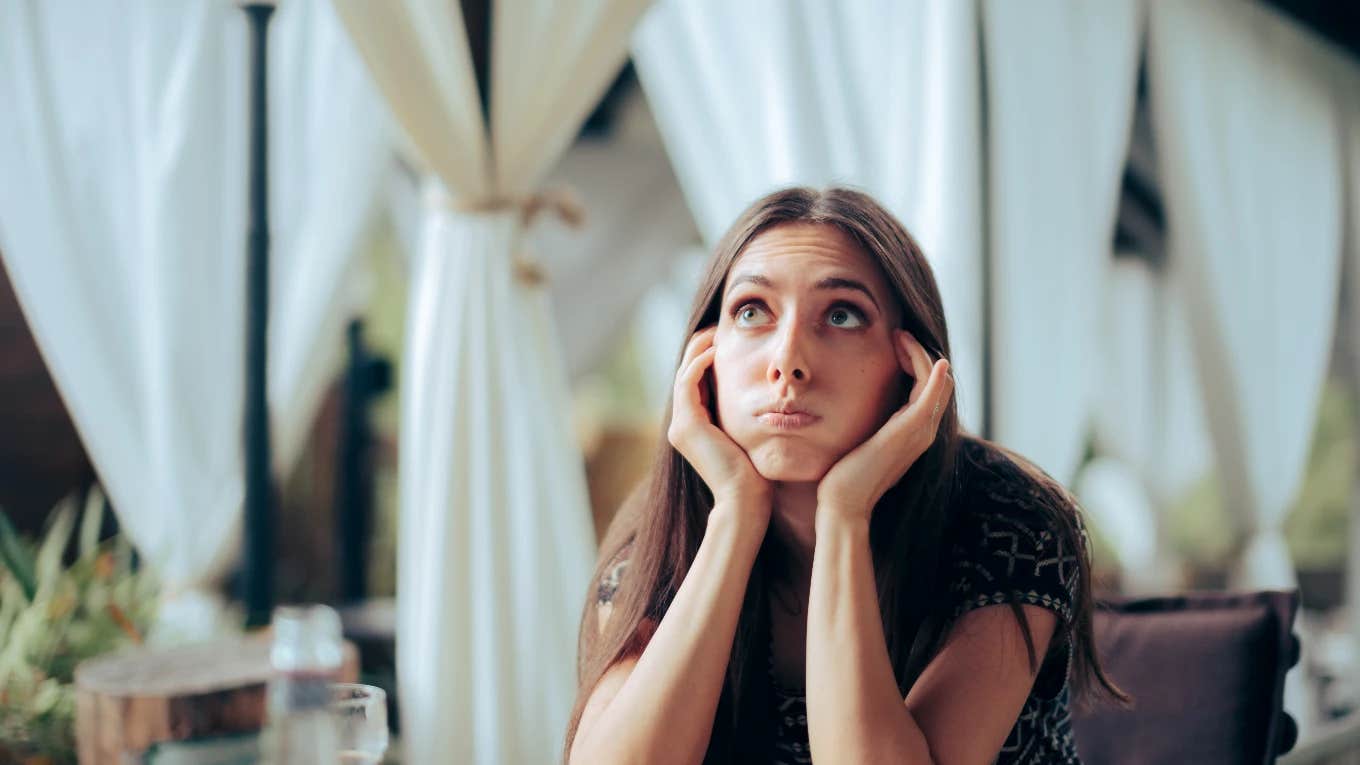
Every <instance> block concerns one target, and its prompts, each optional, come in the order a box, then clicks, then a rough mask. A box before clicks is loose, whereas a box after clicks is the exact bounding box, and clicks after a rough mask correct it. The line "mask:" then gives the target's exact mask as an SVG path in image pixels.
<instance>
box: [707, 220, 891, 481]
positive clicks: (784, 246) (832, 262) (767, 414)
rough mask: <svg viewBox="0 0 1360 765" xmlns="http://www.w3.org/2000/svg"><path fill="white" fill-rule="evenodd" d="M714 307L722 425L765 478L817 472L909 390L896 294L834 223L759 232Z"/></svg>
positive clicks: (812, 476)
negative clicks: (717, 309)
mask: <svg viewBox="0 0 1360 765" xmlns="http://www.w3.org/2000/svg"><path fill="white" fill-rule="evenodd" d="M721 306H722V307H721V314H720V318H719V320H718V330H717V335H716V336H715V338H714V344H715V345H716V346H717V352H716V356H715V358H714V361H713V374H714V390H715V392H716V394H717V414H718V426H719V427H720V428H722V429H723V430H724V431H725V432H726V433H727V434H728V435H729V436H730V437H731V438H732V439H733V440H734V441H736V443H737V444H738V445H739V446H741V448H742V449H744V450H745V451H746V453H747V454H749V455H750V457H751V462H752V463H753V464H754V465H755V468H756V470H757V471H758V472H759V473H760V474H761V475H762V476H764V477H765V478H766V479H767V480H770V481H818V480H821V478H822V476H823V475H825V474H826V471H827V470H828V469H830V467H831V466H832V465H833V464H835V462H836V460H837V459H839V458H840V457H841V456H842V455H844V454H845V453H846V452H848V451H850V450H851V449H853V448H855V447H856V446H858V445H859V444H860V443H863V442H864V441H865V440H866V439H867V438H869V436H871V435H873V434H874V432H876V431H877V430H878V428H879V427H880V426H881V425H882V424H883V422H884V421H885V420H886V419H887V418H888V416H889V415H890V414H892V412H893V411H894V410H895V409H896V408H897V407H898V406H900V405H901V403H902V402H904V401H905V400H906V392H907V390H908V387H907V386H908V383H909V378H908V377H907V376H906V374H905V373H904V372H903V371H902V367H901V365H900V364H899V362H898V357H897V353H896V351H895V350H894V342H893V332H894V331H895V330H896V329H897V328H898V327H899V326H900V314H899V310H900V309H899V308H898V306H897V301H896V299H895V297H894V295H893V292H892V291H891V290H890V289H889V288H888V285H887V281H886V279H885V278H884V276H883V274H882V273H881V272H880V270H879V268H878V266H877V264H875V263H874V261H872V260H870V258H869V256H868V255H866V254H865V253H864V252H863V250H861V248H860V247H859V246H858V244H857V243H856V242H855V241H854V240H853V239H852V238H850V237H849V236H848V235H847V234H845V233H844V232H843V231H841V230H840V229H839V228H836V227H834V226H827V225H817V224H809V223H786V224H782V225H778V226H775V227H772V228H769V229H766V230H765V231H762V232H761V233H760V234H759V235H757V236H756V238H755V239H753V240H751V242H750V243H748V244H747V246H746V249H745V250H744V251H743V252H742V254H741V255H740V256H738V257H737V260H736V261H735V262H734V263H733V264H732V269H731V270H730V271H729V272H728V275H727V279H726V282H725V284H724V292H723V295H722V304H721ZM781 410H784V411H795V412H801V414H797V413H795V414H779V413H778V412H780V411H781Z"/></svg>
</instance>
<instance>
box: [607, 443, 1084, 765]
mask: <svg viewBox="0 0 1360 765" xmlns="http://www.w3.org/2000/svg"><path fill="white" fill-rule="evenodd" d="M959 469H960V471H961V472H960V475H961V477H963V480H962V481H961V484H960V489H959V491H960V492H961V495H960V497H959V500H961V501H959V502H958V503H957V504H956V505H955V506H956V507H959V508H962V510H961V511H960V513H959V515H958V517H956V518H955V519H954V520H953V522H952V523H951V526H950V528H949V530H948V532H947V535H946V536H947V541H946V544H947V545H948V549H949V553H948V560H946V561H945V562H944V564H943V565H945V566H946V567H947V569H946V570H947V571H948V572H949V577H948V580H949V591H950V593H951V595H952V597H951V598H950V602H951V603H952V604H953V606H952V608H953V615H954V616H955V617H958V616H961V615H962V614H964V613H966V612H968V611H971V610H973V609H975V608H981V607H983V606H991V605H1001V604H1008V603H1019V604H1029V605H1035V606H1042V607H1044V608H1048V609H1050V610H1052V611H1053V612H1054V613H1055V614H1057V615H1058V618H1059V619H1060V621H1061V623H1060V625H1059V626H1060V629H1059V631H1058V633H1056V634H1055V635H1054V637H1053V639H1052V640H1051V641H1050V644H1049V648H1048V653H1047V655H1046V656H1044V657H1041V658H1042V661H1041V664H1040V669H1039V674H1038V676H1037V677H1036V679H1035V682H1034V686H1033V688H1032V689H1031V690H1030V695H1029V698H1027V699H1026V700H1025V705H1024V707H1023V708H1022V709H1021V712H1020V716H1019V718H1018V719H1017V720H1016V722H1015V726H1014V727H1013V728H1012V729H1011V732H1010V735H1009V736H1008V737H1007V738H1006V742H1005V743H1004V744H1003V745H1002V747H1001V751H1000V752H999V753H998V755H997V759H996V763H999V765H1031V764H1038V763H1044V764H1045V765H1047V764H1048V763H1064V764H1079V763H1080V760H1079V758H1078V756H1077V751H1076V746H1075V744H1074V742H1073V738H1072V725H1071V716H1070V711H1069V700H1070V693H1069V686H1068V673H1069V670H1070V666H1071V651H1070V647H1069V645H1068V642H1067V638H1066V634H1065V632H1064V631H1063V630H1062V629H1061V627H1062V625H1065V624H1070V622H1071V620H1072V604H1073V602H1074V598H1075V595H1076V592H1077V585H1078V571H1079V569H1078V558H1077V551H1075V550H1069V549H1065V546H1064V545H1063V544H1062V543H1061V540H1060V538H1059V537H1058V536H1057V535H1056V534H1055V530H1054V529H1052V528H1049V526H1048V522H1047V521H1046V520H1045V518H1046V517H1047V516H1046V515H1044V514H1043V513H1042V512H1041V509H1040V508H1041V507H1042V506H1043V505H1050V506H1051V504H1052V503H1053V501H1054V499H1053V496H1052V494H1051V493H1049V492H1045V491H1043V490H1042V489H1041V488H1040V486H1039V485H1038V484H1037V482H1035V480H1034V479H1032V478H1030V477H1029V476H1027V475H1025V474H1024V473H1023V471H1021V470H1020V468H1019V467H1018V466H1017V465H1015V463H1014V462H1012V461H1010V460H1009V459H1007V458H1005V457H1003V456H1001V455H999V454H993V453H991V452H990V450H985V449H983V448H981V447H980V446H979V445H978V444H977V443H976V442H975V441H972V440H971V439H965V441H964V443H963V446H962V453H961V454H960V468H959ZM1069 507H1070V509H1071V510H1073V511H1075V507H1076V506H1075V503H1073V504H1071V505H1070V506H1069ZM1073 517H1074V519H1075V520H1076V524H1077V528H1078V529H1079V531H1080V533H1081V537H1082V542H1083V544H1085V543H1086V536H1085V530H1084V528H1082V526H1081V520H1080V514H1079V513H1077V512H1073ZM626 552H627V548H625V550H624V553H623V554H622V555H621V556H620V558H618V559H616V561H617V562H616V563H615V564H614V565H613V566H611V567H610V568H609V569H608V570H607V571H606V574H605V577H604V578H603V579H602V580H601V582H600V584H599V590H598V599H599V603H600V605H601V606H602V607H605V608H608V606H609V604H610V601H611V600H612V598H613V594H614V590H615V589H617V587H618V585H619V582H620V579H621V577H622V575H623V572H624V570H625V569H626V567H627V558H626ZM770 669H771V681H772V686H773V690H774V699H773V703H774V707H775V708H774V710H773V711H774V713H775V714H774V717H775V723H776V739H775V759H774V763H775V765H785V764H788V765H795V764H798V765H802V764H804V763H810V762H812V758H811V753H810V751H809V749H808V731H807V703H806V697H805V696H804V695H803V691H802V689H797V688H781V687H780V686H779V685H778V683H774V682H773V680H774V675H773V660H772V659H771V667H770Z"/></svg>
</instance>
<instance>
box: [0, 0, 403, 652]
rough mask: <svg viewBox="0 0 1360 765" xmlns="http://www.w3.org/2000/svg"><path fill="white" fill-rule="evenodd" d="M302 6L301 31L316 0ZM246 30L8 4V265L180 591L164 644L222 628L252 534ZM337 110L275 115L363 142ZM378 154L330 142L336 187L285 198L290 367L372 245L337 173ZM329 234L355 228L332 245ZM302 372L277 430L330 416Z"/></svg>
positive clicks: (130, 516)
mask: <svg viewBox="0 0 1360 765" xmlns="http://www.w3.org/2000/svg"><path fill="white" fill-rule="evenodd" d="M295 5H297V6H299V7H298V8H297V9H296V10H295V11H293V13H294V14H295V17H296V18H297V19H298V21H299V22H301V21H303V19H304V18H305V17H307V16H308V14H307V12H306V11H305V10H304V8H305V7H306V6H309V5H312V3H309V2H299V3H296V4H295ZM289 23H290V22H282V21H281V27H282V29H280V30H279V31H280V32H282V34H281V37H284V38H286V39H289V40H291V41H292V42H293V43H295V44H297V45H299V46H304V45H305V43H306V41H308V40H314V39H316V38H314V37H313V34H314V33H315V34H320V32H319V31H317V30H314V29H313V28H312V26H310V25H309V26H307V27H306V28H305V29H304V28H296V27H295V28H294V29H293V30H292V31H289V30H288V27H289ZM332 26H333V24H332ZM317 29H318V30H319V29H320V27H318V28H317ZM245 33H246V24H245V20H244V17H243V16H242V14H241V11H240V10H239V9H238V8H236V7H234V6H232V5H230V4H225V3H220V2H213V1H211V0H199V1H197V2H183V3H171V4H165V3H130V4H118V5H105V4H99V5H94V6H91V5H88V4H86V3H79V2H45V3H35V2H16V3H5V4H3V6H0V102H3V103H5V104H6V114H5V116H4V117H3V118H0V167H3V168H4V178H5V181H4V183H3V184H0V248H3V251H4V256H5V266H6V268H7V269H8V270H9V273H10V277H11V279H12V281H13V283H14V286H15V291H16V293H17V294H18V297H19V301H20V304H21V305H22V306H23V310H24V314H25V316H26V318H27V320H28V323H29V326H30V327H31V328H32V330H33V333H34V336H35V338H36V339H37V342H38V346H39V348H40V349H41V351H42V353H43V356H44V359H45V360H46V362H47V365H48V368H49V369H50V371H51V373H52V376H53V379H54V380H55V382H56V385H57V388H58V390H59V391H60V392H61V394H62V397H63V399H64V401H65V403H66V406H67V408H68V409H69V410H70V412H71V416H72V419H73V421H74V422H75V425H76V428H77V430H78V431H79V432H80V435H81V439H82V441H83V443H84V445H85V448H86V450H87V451H88V452H89V454H90V457H91V460H92V461H93V463H94V465H95V467H96V469H97V470H98V472H99V475H100V479H101V481H102V482H103V484H104V487H105V490H106V491H107V493H108V496H109V497H110V498H111V501H112V503H113V505H114V508H115V509H116V511H117V513H118V517H119V520H120V522H121V524H122V526H123V528H124V530H125V531H126V533H127V534H128V535H129V536H130V538H131V539H132V540H133V542H134V543H135V545H136V546H137V548H138V549H139V551H140V552H141V554H142V555H143V556H144V557H145V559H146V560H147V561H149V562H150V563H151V565H152V566H153V567H154V568H155V569H156V571H157V573H158V574H159V576H160V577H162V579H163V580H164V583H165V587H166V591H167V593H168V597H167V599H166V603H165V605H164V606H163V609H162V614H161V627H162V630H161V634H175V633H177V634H179V635H181V636H184V635H189V636H192V635H195V634H200V633H201V632H203V631H204V630H210V629H212V627H213V624H212V620H213V618H214V616H215V614H216V606H215V601H214V600H213V599H212V598H211V596H209V595H208V593H207V590H206V585H208V583H209V582H210V580H211V578H212V577H213V576H214V574H215V572H217V571H219V570H220V569H221V567H222V566H223V565H224V564H225V563H226V562H227V561H228V560H229V559H230V557H231V556H232V555H233V554H234V552H235V544H234V540H235V538H236V537H235V532H236V530H237V529H238V528H239V521H240V517H241V503H242V498H243V485H242V454H241V452H242V442H241V436H240V433H241V413H242V390H243V385H242V380H243V377H244V361H245V360H244V352H243V351H244V337H243V329H244V310H245V306H244V300H245V292H244V275H245V259H244V252H245V230H244V227H245V194H246V189H245V171H246V167H245V164H246V152H245V135H246V113H245V104H246V101H245V90H244V87H245V80H246V70H245V66H246V56H245V46H246V42H247V38H246V34H245ZM287 47H288V48H291V47H292V46H291V45H290V46H287ZM73 52H78V53H73ZM280 53H281V54H282V53H284V51H280ZM350 55H351V57H352V55H353V54H352V52H351V53H350ZM281 58H282V59H283V61H284V62H285V64H284V67H280V68H279V69H276V71H277V72H278V74H279V76H280V77H285V78H289V77H291V78H292V79H293V82H294V84H295V85H296V88H297V89H298V90H303V91H306V92H311V91H314V90H317V89H318V87H319V84H320V83H321V82H323V81H325V82H329V76H330V75H331V73H332V72H333V71H336V70H337V69H343V62H342V61H341V60H340V59H341V58H342V56H341V55H340V53H338V52H334V55H331V54H330V53H327V54H326V55H320V54H318V55H317V57H315V58H312V57H311V56H310V55H309V53H308V51H307V50H306V49H305V48H304V49H303V50H302V51H298V50H295V49H293V50H289V51H288V53H287V55H282V56H281ZM285 67H286V68H285ZM292 67H296V68H297V69H296V70H295V69H292ZM351 68H352V66H351ZM297 70H301V71H297ZM323 77H324V78H327V79H325V80H323V79H322V78H323ZM328 98H332V99H334V101H333V102H330V103H325V104H322V103H321V101H320V99H317V98H308V99H305V100H304V99H301V98H297V99H290V100H289V101H286V102H282V103H280V102H279V101H278V100H276V101H275V103H274V108H275V110H276V112H278V113H281V115H287V116H286V117H285V119H284V124H287V123H288V122H290V121H291V122H292V123H299V122H304V121H305V120H306V119H307V118H308V116H311V117H317V116H324V113H322V114H317V113H316V112H315V111H313V110H314V109H316V108H325V109H329V110H332V111H333V113H337V114H338V113H343V114H346V115H347V116H349V117H351V118H352V119H354V120H355V121H356V122H358V123H359V124H364V122H365V121H367V120H368V119H369V116H368V110H369V109H370V108H371V107H375V106H376V104H370V105H368V106H366V105H365V104H364V103H362V101H361V100H360V99H359V97H358V94H357V93H355V92H354V91H353V90H352V89H348V88H343V89H341V90H340V91H339V92H338V95H336V94H335V93H332V94H328ZM279 124H280V123H279V122H275V123H274V125H275V126H278V125H279ZM366 137H367V134H366V133H364V132H363V131H357V132H355V133H353V134H348V135H345V136H335V137H334V138H333V139H331V140H328V141H326V142H324V143H323V144H322V145H320V146H313V147H312V154H311V156H310V157H309V159H310V160H311V161H310V162H307V163H306V164H299V165H297V167H305V168H306V169H307V172H309V173H314V174H316V177H313V178H309V179H308V185H307V186H304V187H301V188H288V187H287V185H286V184H285V185H284V187H283V188H278V187H276V188H278V191H279V192H280V193H279V195H278V201H279V202H281V203H283V204H282V206H281V207H280V208H276V209H279V210H280V212H285V211H286V212H287V213H288V215H289V216H290V220H289V221H288V222H286V223H284V224H283V225H282V226H280V227H279V230H280V233H281V234H282V236H281V243H280V246H279V247H278V248H277V249H276V252H275V254H274V262H275V270H274V273H275V277H274V280H275V283H276V285H277V287H278V289H277V290H276V291H275V294H274V296H273V299H272V306H271V312H272V314H273V318H274V321H275V325H274V328H273V336H274V339H275V346H274V348H273V352H272V353H271V360H277V359H278V354H279V353H280V352H284V353H300V351H298V349H306V348H309V347H310V346H312V345H314V344H319V341H320V337H319V335H318V332H319V331H320V329H319V327H320V326H321V325H323V324H324V323H325V322H322V321H319V318H320V317H322V316H324V315H326V314H327V313H328V312H329V309H328V308H327V305H328V304H329V303H330V302H331V297H332V295H333V292H334V289H335V287H334V285H335V284H336V278H335V274H336V273H338V272H339V271H341V270H343V269H342V267H343V266H344V265H345V262H346V257H347V255H348V250H349V249H350V248H352V246H353V232H352V231H351V230H350V229H349V228H348V227H347V226H339V225H336V224H337V223H338V222H339V221H342V220H347V219H357V218H358V217H359V210H358V209H357V208H358V203H357V202H356V201H355V198H356V197H355V195H332V196H328V197H326V198H325V199H319V198H317V196H316V194H317V192H318V190H320V189H324V188H326V186H327V185H328V184H330V183H334V182H337V181H340V180H342V179H345V180H348V179H353V178H354V176H350V175H337V174H333V173H332V172H331V171H329V170H328V169H327V167H328V165H329V164H330V163H332V162H333V161H334V157H338V156H343V157H349V158H350V159H351V161H352V162H362V161H367V160H366V159H364V155H365V154H366V153H372V152H373V150H374V149H373V147H371V146H370V145H368V144H366V143H364V140H363V139H364V138H366ZM282 145H284V146H288V145H290V142H288V141H286V140H285V141H283V142H282ZM332 152H333V153H334V154H333V155H332V156H327V154H328V153H332ZM274 157H275V158H276V160H275V165H274V168H275V173H274V175H275V177H276V178H277V177H278V175H279V174H280V173H281V172H284V168H287V169H289V170H291V169H292V168H293V167H294V164H293V162H294V161H293V160H292V159H291V158H290V157H288V155H287V152H286V151H285V152H280V151H276V152H275V154H274ZM328 193H330V192H328ZM297 210H303V211H305V217H304V218H301V219H298V218H293V216H294V215H296V214H297V213H295V211H297ZM276 220H278V218H277V217H276ZM295 220H296V221H297V225H298V228H296V229H293V228H292V224H293V223H294V221H295ZM327 225H336V227H337V228H341V229H344V230H342V231H336V232H328V233H327V235H326V236H325V238H324V239H323V240H320V241H313V239H312V237H313V234H312V233H311V232H312V231H314V230H315V229H317V228H324V227H325V226H327ZM294 257H303V258H309V259H316V260H318V261H320V262H318V263H315V264H312V265H309V266H307V267H306V270H305V271H302V272H301V273H303V274H305V276H306V278H309V279H313V280H315V281H314V283H310V284H307V285H302V286H303V287H306V288H307V289H302V290H300V289H298V285H297V284H296V282H295V281H294V280H295V279H296V278H298V276H297V275H298V274H299V273H300V272H299V267H298V266H297V264H295V263H293V262H292V261H291V259H292V258H294ZM317 285H320V286H319V287H318V286H317ZM310 290H316V292H312V291H310ZM326 290H330V291H329V292H327V291H326ZM303 303H305V304H306V306H305V310H304V308H303V306H302V304H303ZM295 308H296V309H297V310H296V311H295V310H294V309H295ZM303 314H305V316H306V317H308V318H302V315H303ZM271 363H273V362H272V361H271ZM284 369H287V367H286V366H284V365H282V364H274V365H273V366H272V367H271V377H270V380H269V384H270V391H271V396H272V397H273V398H274V402H275V406H274V409H273V412H272V414H273V427H274V430H275V432H276V433H279V432H290V431H299V430H301V429H303V428H305V423H306V422H307V421H309V420H310V415H311V412H312V411H314V410H312V409H309V408H307V407H305V406H296V407H295V408H294V407H288V408H285V407H281V406H280V405H279V403H280V402H287V403H294V404H295V403H297V402H299V401H303V400H305V399H306V398H307V396H300V395H299V393H300V391H302V390H304V389H305V388H306V387H307V386H308V385H310V384H314V383H308V382H306V381H304V380H303V379H302V378H301V377H300V376H298V375H295V374H292V375H290V374H287V373H285V374H284V375H283V376H282V377H279V376H278V375H277V372H278V371H279V370H284ZM296 451H297V449H296V444H294V445H291V446H290V447H289V448H288V449H287V450H285V451H283V452H282V454H281V456H283V457H286V456H290V452H291V453H292V454H295V453H296ZM166 629H168V630H169V632H168V633H167V632H166V631H165V630H166Z"/></svg>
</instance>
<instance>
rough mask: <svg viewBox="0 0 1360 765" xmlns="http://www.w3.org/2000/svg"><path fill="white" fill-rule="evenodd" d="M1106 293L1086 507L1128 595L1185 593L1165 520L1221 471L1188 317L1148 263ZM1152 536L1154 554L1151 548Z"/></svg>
mask: <svg viewBox="0 0 1360 765" xmlns="http://www.w3.org/2000/svg"><path fill="white" fill-rule="evenodd" d="M1106 277H1107V281H1106V284H1105V287H1104V288H1103V289H1102V290H1100V295H1101V298H1102V300H1101V302H1102V305H1101V307H1100V309H1099V310H1097V312H1096V315H1097V316H1098V317H1099V321H1097V322H1096V323H1097V325H1098V326H1099V328H1100V338H1101V341H1100V343H1099V344H1098V345H1097V348H1096V349H1095V353H1094V354H1093V355H1092V357H1091V363H1092V364H1093V365H1094V366H1095V367H1096V368H1097V369H1098V370H1099V373H1100V376H1099V378H1098V380H1097V384H1096V395H1095V406H1094V410H1093V416H1094V428H1095V436H1096V442H1097V447H1096V448H1097V450H1098V451H1099V452H1100V454H1102V455H1104V456H1103V458H1102V459H1100V460H1098V461H1097V462H1098V463H1099V464H1092V465H1090V466H1088V468H1087V470H1084V471H1083V472H1082V474H1081V475H1080V476H1079V477H1078V479H1077V483H1076V489H1077V495H1078V496H1079V497H1080V498H1081V500H1082V504H1083V507H1084V508H1085V509H1086V510H1087V511H1088V512H1090V513H1091V514H1092V515H1093V516H1094V517H1095V522H1096V524H1097V525H1098V526H1099V527H1100V528H1101V529H1102V530H1104V531H1105V538H1106V540H1108V541H1109V543H1110V544H1111V545H1112V546H1113V547H1114V548H1115V551H1116V553H1117V554H1118V555H1119V559H1120V560H1119V563H1120V566H1121V568H1122V571H1123V578H1124V581H1123V584H1124V586H1125V588H1126V589H1127V590H1129V591H1130V592H1153V591H1167V590H1170V589H1173V588H1175V587H1177V586H1179V582H1178V581H1177V579H1176V572H1175V571H1174V570H1173V568H1172V566H1171V565H1170V564H1171V563H1172V561H1171V556H1170V553H1169V551H1168V550H1166V549H1165V545H1164V542H1165V539H1164V538H1163V534H1162V533H1161V530H1160V528H1159V527H1160V516H1159V514H1160V511H1161V509H1162V508H1165V507H1166V506H1167V505H1168V503H1169V502H1171V501H1172V500H1173V499H1176V498H1178V497H1179V496H1181V494H1182V492H1184V491H1186V490H1187V489H1188V488H1189V487H1190V486H1191V485H1192V484H1193V483H1194V482H1195V481H1197V480H1199V479H1201V478H1202V477H1203V476H1204V475H1205V474H1206V473H1207V472H1208V471H1209V470H1210V469H1212V465H1213V450H1212V446H1211V445H1210V443H1209V436H1208V430H1207V425H1206V424H1205V421H1204V411H1203V404H1202V403H1201V400H1200V393H1199V388H1198V386H1197V385H1196V380H1195V373H1194V368H1193V367H1194V364H1193V354H1192V352H1191V348H1190V336H1189V328H1188V323H1187V319H1186V317H1185V308H1184V307H1183V306H1182V305H1181V304H1180V303H1179V302H1178V301H1177V300H1176V298H1175V295H1174V293H1173V291H1172V289H1171V287H1170V285H1168V284H1167V282H1166V279H1165V275H1164V273H1163V272H1161V271H1159V270H1157V269H1156V268H1154V267H1153V266H1151V265H1150V264H1149V262H1148V261H1147V260H1146V259H1144V258H1142V257H1122V258H1118V259H1116V260H1115V261H1114V264H1113V266H1112V267H1111V268H1110V269H1109V271H1108V273H1107V274H1106ZM1148 537H1151V538H1152V539H1153V540H1154V543H1155V544H1154V546H1153V548H1152V549H1148V547H1147V545H1146V544H1145V543H1144V542H1143V540H1145V539H1146V538H1148Z"/></svg>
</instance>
